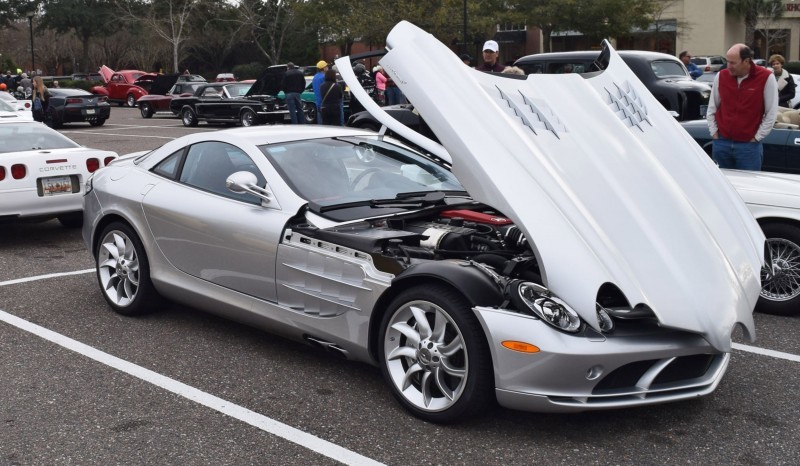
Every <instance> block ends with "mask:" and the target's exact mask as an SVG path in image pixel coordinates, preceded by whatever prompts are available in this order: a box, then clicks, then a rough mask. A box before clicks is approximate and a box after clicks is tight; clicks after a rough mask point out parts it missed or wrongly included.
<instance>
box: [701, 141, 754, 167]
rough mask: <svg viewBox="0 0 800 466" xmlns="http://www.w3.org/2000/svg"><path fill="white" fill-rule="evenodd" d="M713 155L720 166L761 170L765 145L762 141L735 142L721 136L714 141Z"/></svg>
mask: <svg viewBox="0 0 800 466" xmlns="http://www.w3.org/2000/svg"><path fill="white" fill-rule="evenodd" d="M711 157H712V158H713V159H714V161H715V162H717V165H719V168H735V169H737V170H756V171H758V170H761V162H763V161H764V146H763V145H762V144H761V143H760V142H734V141H732V140H730V139H727V138H723V137H720V138H719V139H714V141H713V142H712V151H711Z"/></svg>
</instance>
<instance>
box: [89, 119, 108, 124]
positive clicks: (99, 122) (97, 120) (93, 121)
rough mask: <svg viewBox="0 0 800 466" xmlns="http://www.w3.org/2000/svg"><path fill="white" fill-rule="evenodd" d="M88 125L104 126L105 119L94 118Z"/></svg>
mask: <svg viewBox="0 0 800 466" xmlns="http://www.w3.org/2000/svg"><path fill="white" fill-rule="evenodd" d="M89 124H90V125H92V126H103V125H104V124H106V119H105V118H95V119H94V120H89Z"/></svg>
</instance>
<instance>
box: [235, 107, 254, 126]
mask: <svg viewBox="0 0 800 466" xmlns="http://www.w3.org/2000/svg"><path fill="white" fill-rule="evenodd" d="M257 118H258V117H257V116H256V112H254V111H253V109H250V108H243V109H242V111H241V112H240V113H239V124H241V125H242V126H245V127H248V126H255V125H257V124H258V120H257Z"/></svg>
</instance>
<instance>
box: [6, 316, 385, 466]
mask: <svg viewBox="0 0 800 466" xmlns="http://www.w3.org/2000/svg"><path fill="white" fill-rule="evenodd" d="M0 321H2V322H5V323H7V324H9V325H13V326H14V327H17V328H19V329H21V330H24V331H26V332H29V333H32V334H34V335H36V336H38V337H41V338H43V339H45V340H47V341H50V342H53V343H55V344H57V345H59V346H62V347H64V348H66V349H68V350H70V351H74V352H76V353H78V354H82V355H83V356H86V357H87V358H90V359H93V360H95V361H97V362H99V363H101V364H105V365H106V366H109V367H112V368H114V369H117V370H118V371H121V372H124V373H126V374H128V375H132V376H134V377H136V378H138V379H141V380H143V381H145V382H147V383H150V384H153V385H155V386H157V387H160V388H163V389H164V390H167V391H169V392H172V393H174V394H176V395H179V396H182V397H184V398H186V399H189V400H191V401H194V402H195V403H199V404H201V405H203V406H205V407H207V408H211V409H213V410H214V411H218V412H220V413H222V414H225V415H227V416H230V417H232V418H234V419H237V420H239V421H242V422H244V423H246V424H249V425H251V426H253V427H256V428H258V429H261V430H263V431H264V432H267V433H270V434H272V435H276V436H278V437H281V438H283V439H286V440H288V441H290V442H292V443H296V444H297V445H300V446H302V447H305V448H307V449H309V450H311V451H314V452H316V453H319V454H320V455H324V456H327V457H328V458H331V459H333V460H335V461H339V462H341V463H345V464H356V465H361V464H365V465H380V464H382V463H379V462H377V461H375V460H373V459H371V458H367V457H366V456H362V455H359V454H358V453H356V452H353V451H350V450H348V449H346V448H343V447H341V446H339V445H336V444H334V443H331V442H328V441H327V440H323V439H321V438H319V437H316V436H314V435H311V434H308V433H306V432H303V431H302V430H299V429H295V428H294V427H291V426H288V425H286V424H283V423H282V422H278V421H276V420H274V419H272V418H269V417H266V416H264V415H261V414H258V413H256V412H254V411H251V410H249V409H247V408H244V407H242V406H239V405H236V404H233V403H230V402H228V401H226V400H223V399H222V398H219V397H216V396H214V395H211V394H210V393H206V392H204V391H201V390H199V389H197V388H194V387H192V386H189V385H186V384H184V383H181V382H178V381H177V380H174V379H171V378H169V377H167V376H164V375H161V374H159V373H157V372H153V371H151V370H149V369H145V368H144V367H141V366H137V365H136V364H133V363H131V362H128V361H125V360H124V359H120V358H118V357H116V356H112V355H110V354H108V353H104V352H102V351H100V350H98V349H96V348H93V347H91V346H89V345H85V344H83V343H81V342H79V341H76V340H73V339H72V338H69V337H66V336H64V335H61V334H60V333H56V332H53V331H52V330H48V329H46V328H44V327H41V326H39V325H36V324H34V323H32V322H28V321H27V320H24V319H21V318H19V317H17V316H14V315H12V314H9V313H7V312H5V311H2V310H0Z"/></svg>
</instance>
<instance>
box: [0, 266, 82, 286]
mask: <svg viewBox="0 0 800 466" xmlns="http://www.w3.org/2000/svg"><path fill="white" fill-rule="evenodd" d="M93 272H94V269H84V270H76V271H74V272H59V273H48V274H47V275H36V276H35V277H26V278H17V279H16V280H6V281H4V282H0V286H6V285H16V284H17V283H25V282H35V281H36V280H44V279H45V278H56V277H65V276H67V275H81V274H84V273H93Z"/></svg>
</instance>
